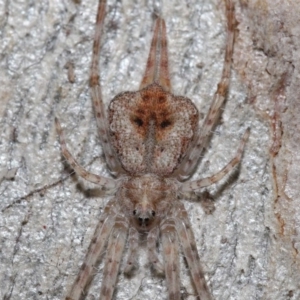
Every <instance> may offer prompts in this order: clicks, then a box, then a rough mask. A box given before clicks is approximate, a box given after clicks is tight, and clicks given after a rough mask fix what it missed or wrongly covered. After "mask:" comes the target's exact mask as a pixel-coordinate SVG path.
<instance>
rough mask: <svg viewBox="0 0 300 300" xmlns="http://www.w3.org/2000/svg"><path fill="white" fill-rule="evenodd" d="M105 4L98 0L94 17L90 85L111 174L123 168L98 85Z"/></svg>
mask: <svg viewBox="0 0 300 300" xmlns="http://www.w3.org/2000/svg"><path fill="white" fill-rule="evenodd" d="M105 6H106V0H99V6H98V13H97V19H96V28H95V36H94V44H93V57H92V65H91V71H90V72H91V73H90V87H91V95H92V100H93V106H94V111H95V116H96V120H97V125H98V129H99V138H100V140H101V144H102V146H103V152H104V155H105V158H106V162H107V164H108V167H109V168H110V170H111V172H112V173H113V174H115V175H116V174H119V173H122V171H123V169H122V167H121V164H120V162H119V159H118V158H117V156H116V153H115V151H114V150H113V148H112V146H111V143H110V136H109V125H108V122H107V118H106V114H105V108H104V103H103V101H102V92H101V86H100V72H99V57H100V46H101V45H100V41H101V35H102V30H103V23H104V17H105Z"/></svg>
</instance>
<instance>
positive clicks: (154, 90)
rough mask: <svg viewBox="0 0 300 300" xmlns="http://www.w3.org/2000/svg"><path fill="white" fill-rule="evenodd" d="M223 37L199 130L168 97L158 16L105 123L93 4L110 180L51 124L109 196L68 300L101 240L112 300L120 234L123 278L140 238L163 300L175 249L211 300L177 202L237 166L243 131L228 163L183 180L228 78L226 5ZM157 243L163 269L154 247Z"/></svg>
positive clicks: (100, 117)
mask: <svg viewBox="0 0 300 300" xmlns="http://www.w3.org/2000/svg"><path fill="white" fill-rule="evenodd" d="M225 3H226V16H227V23H228V29H227V31H228V36H227V45H226V53H225V63H224V68H223V74H222V78H221V81H220V83H219V84H218V88H217V91H216V93H215V96H214V99H213V102H212V105H211V107H210V109H209V112H208V114H207V116H206V118H205V120H204V122H203V126H202V128H201V130H199V128H198V123H199V114H198V111H197V109H196V107H195V105H194V104H193V103H192V101H191V100H190V99H188V98H185V97H182V96H175V95H173V94H172V93H171V83H170V78H169V68H168V54H167V39H166V25H165V21H164V20H163V19H162V18H161V17H158V18H157V19H156V21H155V24H154V33H153V38H152V42H151V48H150V52H149V57H148V61H147V66H146V71H145V74H144V77H143V79H142V82H141V85H140V90H139V91H137V92H124V93H121V94H119V95H117V96H116V97H115V98H114V99H113V100H112V101H111V102H110V105H109V109H108V117H106V112H105V108H104V104H103V102H102V97H101V88H100V84H99V70H98V65H99V53H100V39H101V33H102V27H103V21H104V16H105V6H106V1H105V0H100V1H99V8H98V14H97V21H96V33H95V39H94V47H93V59H92V67H91V75H90V85H91V92H92V99H93V105H94V109H95V114H96V119H97V123H98V127H99V132H100V139H101V143H102V146H103V151H104V154H105V158H106V161H107V165H108V167H109V169H110V171H111V173H112V175H113V178H106V177H103V176H98V175H95V174H92V173H90V172H88V171H86V170H85V169H84V168H83V167H81V166H80V165H79V164H78V163H77V162H76V160H75V159H74V158H73V156H72V155H71V153H70V152H69V151H68V149H67V148H66V143H65V139H64V137H63V132H62V128H61V126H60V123H59V121H58V120H57V119H56V128H57V131H58V134H59V137H60V144H61V147H62V154H63V156H64V157H65V159H66V160H67V161H68V163H69V164H70V165H71V166H72V167H73V169H74V170H75V172H76V173H77V174H78V175H79V176H81V177H83V178H84V179H86V180H88V181H90V182H93V183H95V184H98V185H99V186H100V187H103V188H105V189H110V190H116V194H115V196H114V197H113V198H112V199H111V200H110V201H109V202H108V204H107V205H106V207H105V209H104V212H103V214H102V217H101V219H100V222H99V224H98V226H97V228H96V231H95V233H94V236H93V238H92V241H91V244H90V246H89V249H88V252H87V255H86V257H85V260H84V263H83V264H82V266H81V269H80V271H79V274H78V276H77V278H76V280H75V282H74V284H73V285H72V287H71V290H70V291H69V293H68V294H67V297H66V299H67V300H78V299H82V298H83V297H84V295H85V294H86V291H87V287H88V285H89V283H90V281H91V279H92V277H93V275H94V268H95V265H96V264H97V262H98V260H99V257H100V256H101V253H103V250H104V247H105V245H106V242H107V240H108V245H107V254H106V259H105V267H104V274H103V282H102V287H101V292H100V299H102V300H109V299H111V298H112V296H113V293H114V288H115V285H116V280H117V275H118V272H119V266H120V261H121V257H122V254H123V250H124V247H125V243H126V239H127V235H129V254H128V259H127V263H126V267H125V272H130V271H131V270H132V269H133V267H134V265H135V261H136V259H135V256H136V251H137V247H138V240H139V235H140V234H143V235H146V236H147V247H148V257H149V261H150V263H151V264H152V265H153V267H154V269H156V270H157V271H158V272H164V273H165V276H166V283H167V288H168V298H169V299H172V300H175V299H176V300H179V299H180V268H179V244H181V246H182V250H183V253H184V255H185V258H186V260H187V263H188V267H189V269H190V274H191V277H192V280H193V283H194V286H195V289H196V293H197V296H198V298H200V299H201V300H208V299H212V298H211V294H210V292H209V289H208V286H207V284H206V281H205V278H204V274H203V271H202V268H201V265H200V261H199V256H198V253H197V247H196V243H195V239H194V235H193V232H192V230H191V226H190V222H189V219H188V215H187V212H186V210H185V208H184V206H183V204H182V203H181V202H180V200H179V197H180V196H181V195H182V194H183V193H185V192H189V191H197V190H199V189H201V188H203V187H205V186H208V185H211V184H213V183H215V182H217V181H219V180H220V179H222V178H223V177H224V176H225V175H226V174H228V173H229V172H230V171H231V170H232V169H233V168H234V167H235V166H236V165H237V164H238V163H239V162H240V160H241V157H242V153H243V149H244V146H245V143H246V140H247V138H248V136H249V130H248V129H247V131H246V133H245V134H244V136H243V138H242V140H241V142H240V146H239V148H238V151H237V153H236V155H235V157H234V158H233V159H232V160H231V161H230V162H229V163H228V164H227V166H225V167H224V168H223V169H222V170H221V171H219V172H218V173H217V174H215V175H213V176H211V177H208V178H203V179H198V180H195V181H186V180H187V179H188V178H189V177H190V176H191V175H192V174H193V172H194V170H195V168H196V166H197V163H198V160H199V158H200V155H201V153H202V151H203V148H204V147H205V146H206V144H207V140H208V137H209V135H210V133H211V131H212V129H213V127H214V126H215V124H216V123H217V120H218V118H219V115H220V111H221V107H222V105H223V102H224V99H225V96H226V93H227V89H228V84H229V78H230V68H231V59H232V52H233V42H234V30H235V16H234V7H233V4H232V1H231V0H225ZM159 238H160V240H161V243H162V252H163V258H164V263H163V264H162V263H161V262H160V260H159V258H158V253H157V249H156V245H157V242H158V240H159Z"/></svg>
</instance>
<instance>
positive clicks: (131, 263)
mask: <svg viewBox="0 0 300 300" xmlns="http://www.w3.org/2000/svg"><path fill="white" fill-rule="evenodd" d="M128 244H129V254H128V257H127V262H126V266H125V269H124V273H125V274H130V273H131V272H132V270H133V269H134V268H135V267H136V264H137V260H136V252H137V249H138V246H139V233H138V231H137V230H136V229H135V228H134V227H130V229H129V238H128Z"/></svg>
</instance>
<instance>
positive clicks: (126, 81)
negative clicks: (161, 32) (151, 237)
mask: <svg viewBox="0 0 300 300" xmlns="http://www.w3.org/2000/svg"><path fill="white" fill-rule="evenodd" d="M295 2H296V1H295ZM97 4H98V3H97V1H92V0H87V1H82V2H80V1H43V0H42V1H33V2H32V1H18V2H14V1H3V0H0V20H1V21H0V28H1V30H0V35H1V44H0V49H1V51H0V53H1V56H0V99H1V100H0V101H1V102H0V104H1V105H0V122H1V126H0V128H1V129H0V134H1V136H0V206H1V213H0V245H1V246H0V298H1V299H12V300H17V299H63V297H64V296H65V295H66V292H67V290H68V288H69V287H70V285H71V284H72V282H73V280H74V279H75V276H76V274H77V272H78V270H79V268H80V265H81V263H82V262H83V258H84V255H85V253H86V250H87V247H88V245H89V243H90V240H91V237H92V234H93V231H94V229H95V227H96V224H97V222H98V220H99V215H100V214H101V212H102V209H103V207H104V205H105V203H106V201H107V199H108V198H109V196H107V195H103V194H101V192H100V191H99V190H97V187H96V186H94V185H91V184H88V183H86V182H84V181H82V180H81V179H80V178H78V177H76V176H74V175H72V176H70V174H71V172H72V170H70V169H69V168H67V166H66V164H64V160H63V158H62V157H61V152H60V146H59V143H58V140H57V133H56V131H55V127H54V117H55V116H57V117H59V119H60V121H61V123H62V125H63V128H64V132H65V135H66V139H67V144H68V147H69V149H70V151H71V152H72V154H73V155H74V156H75V157H76V158H77V159H78V161H79V162H80V163H81V164H82V165H83V166H86V167H87V169H89V170H90V171H92V172H95V173H98V174H103V175H106V176H109V174H108V172H107V169H106V166H105V162H104V159H103V156H102V150H101V145H100V144H99V139H98V132H97V128H96V121H95V119H94V115H93V108H92V102H91V98H90V93H89V87H88V79H89V68H90V61H91V50H92V42H93V33H94V22H95V15H96V8H97ZM298 6H299V5H298ZM236 10H237V12H236V14H237V19H238V21H239V25H238V29H239V33H238V36H237V37H236V45H235V53H234V68H233V71H232V76H231V86H230V91H229V95H228V99H227V103H226V106H225V107H224V113H223V115H222V117H221V119H220V122H219V125H218V126H217V127H216V129H215V134H214V135H213V137H212V139H211V142H210V144H209V147H208V149H207V151H206V153H205V156H204V158H203V159H202V162H201V164H200V165H199V168H198V169H197V172H196V173H195V175H194V176H193V178H199V177H204V176H208V175H211V174H213V173H214V172H216V171H218V170H220V169H221V168H222V167H223V166H224V165H225V164H226V163H227V162H229V161H230V159H231V158H232V157H233V156H234V155H235V152H236V150H237V147H238V144H239V140H240V138H241V135H242V134H243V132H244V131H245V129H246V128H247V127H251V136H250V139H249V141H248V143H247V146H246V150H245V154H244V157H243V160H242V163H241V166H240V168H239V170H237V171H236V172H233V175H232V176H231V177H230V178H227V180H226V181H223V182H221V183H219V184H217V185H216V186H213V187H211V188H209V189H207V190H208V192H209V193H210V195H212V198H213V199H214V200H213V201H210V202H213V204H214V206H215V210H214V211H213V212H212V213H211V214H210V213H207V210H205V208H206V203H208V201H209V200H207V201H205V199H202V200H201V201H200V200H199V199H198V197H193V199H192V200H190V201H185V202H184V203H185V206H186V208H187V209H188V211H189V214H190V220H191V222H192V225H193V230H194V233H195V236H196V241H197V245H198V251H199V254H200V258H201V261H202V266H203V268H204V270H205V273H206V278H207V280H208V284H209V287H210V290H211V291H212V294H213V297H214V299H216V300H218V299H237V300H238V299H239V300H243V299H278V300H284V299H299V298H300V287H299V282H300V270H299V248H300V243H299V242H300V241H299V223H300V211H299V210H300V203H299V200H300V199H299V184H297V183H298V182H299V160H300V156H299V155H300V154H299V153H300V151H299V145H300V143H299V132H300V131H299V124H300V123H299V120H298V119H299V116H300V113H299V107H300V106H299V100H298V95H299V94H300V93H299V92H300V91H299V85H298V84H297V83H298V78H299V69H300V66H299V61H300V60H299V55H300V52H299V49H300V45H299V43H300V42H299V41H300V39H299V33H300V27H299V26H300V25H299V24H300V22H299V21H300V20H299V16H300V13H299V10H300V8H299V7H297V4H296V3H294V2H293V1H284V2H283V1H278V2H276V1H271V0H269V1H251V0H249V1H242V0H241V1H240V2H236ZM154 11H161V14H162V16H163V17H164V18H165V20H166V24H167V32H168V42H169V45H168V46H169V59H170V64H171V79H172V85H173V92H174V93H175V94H177V95H184V96H187V97H189V98H191V99H192V100H193V101H194V103H195V104H196V106H197V107H198V109H199V111H200V113H201V114H203V116H204V115H205V113H206V112H207V110H208V108H209V105H210V103H211V100H212V97H213V93H214V92H215V90H216V86H217V83H218V81H219V79H220V76H221V70H222V66H223V57H224V47H225V41H226V31H225V29H226V20H225V14H224V3H223V1H218V0H210V1H209V0H201V1H196V0H194V1H193V0H191V1H162V2H149V3H147V1H130V0H127V1H123V2H122V3H121V2H115V1H108V7H107V16H106V20H105V28H104V36H103V40H102V51H101V60H100V69H101V85H102V88H103V99H104V102H105V104H106V105H108V103H109V101H110V100H111V99H112V98H113V97H114V96H115V95H117V94H118V93H120V92H122V91H128V90H129V91H132V90H137V89H138V86H139V83H140V80H141V78H142V74H143V71H144V68H145V64H146V59H147V55H148V50H149V46H150V39H151V28H152V24H153V20H154ZM12 177H13V180H11V179H10V178H12ZM202 192H203V191H202ZM202 198H203V197H202ZM139 256H140V258H139V261H140V264H139V266H140V267H139V269H138V270H137V271H136V272H135V274H134V275H133V276H132V277H131V278H127V277H125V276H124V275H123V274H122V273H120V275H119V280H118V285H117V291H116V293H115V299H144V300H146V299H151V300H152V299H157V300H160V299H167V291H166V286H165V280H164V278H161V277H157V276H155V275H154V274H153V273H151V271H150V267H149V264H148V263H147V260H146V255H145V249H144V247H143V245H141V247H140V249H139ZM181 269H182V271H181V282H182V298H183V299H195V298H196V297H195V291H194V290H193V287H192V284H191V281H190V276H189V272H188V269H187V268H186V266H185V263H184V260H183V259H182V260H181ZM102 270H103V264H100V265H99V267H98V268H97V269H96V273H97V274H96V276H95V279H94V281H93V283H92V285H91V288H90V290H89V295H88V296H87V298H86V299H98V298H99V291H100V285H101V279H102Z"/></svg>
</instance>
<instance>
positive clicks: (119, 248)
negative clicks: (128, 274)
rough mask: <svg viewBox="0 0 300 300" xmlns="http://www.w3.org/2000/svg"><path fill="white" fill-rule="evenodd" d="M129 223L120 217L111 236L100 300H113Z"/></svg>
mask: <svg viewBox="0 0 300 300" xmlns="http://www.w3.org/2000/svg"><path fill="white" fill-rule="evenodd" d="M127 231H128V223H127V221H126V220H125V218H123V217H121V216H118V217H117V218H116V223H115V226H114V229H113V232H112V234H111V236H110V239H109V242H108V246H107V253H106V259H105V267H104V272H103V279H102V285H101V292H100V298H99V300H111V299H112V296H113V292H114V289H115V285H116V281H117V275H118V272H119V268H120V262H121V257H122V254H123V250H124V247H125V243H126V237H127Z"/></svg>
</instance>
